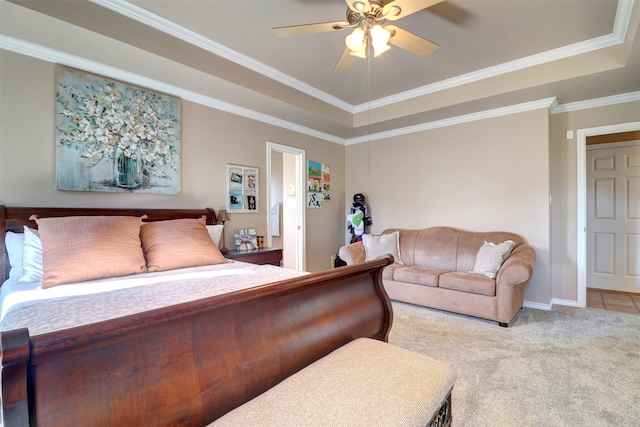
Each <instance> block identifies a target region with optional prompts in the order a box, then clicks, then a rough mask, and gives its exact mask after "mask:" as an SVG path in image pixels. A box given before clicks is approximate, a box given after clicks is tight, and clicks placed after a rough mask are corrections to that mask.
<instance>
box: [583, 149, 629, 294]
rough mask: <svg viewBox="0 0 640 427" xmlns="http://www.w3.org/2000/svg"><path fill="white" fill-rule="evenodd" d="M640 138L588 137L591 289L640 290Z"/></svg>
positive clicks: (588, 255) (588, 215) (588, 253)
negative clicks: (596, 140)
mask: <svg viewBox="0 0 640 427" xmlns="http://www.w3.org/2000/svg"><path fill="white" fill-rule="evenodd" d="M639 238H640V140H636V141H625V142H613V143H597V144H590V141H589V140H588V141H587V289H589V288H595V289H600V290H609V291H620V292H636V293H640V240H639Z"/></svg>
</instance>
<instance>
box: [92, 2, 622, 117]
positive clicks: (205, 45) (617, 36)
mask: <svg viewBox="0 0 640 427" xmlns="http://www.w3.org/2000/svg"><path fill="white" fill-rule="evenodd" d="M90 1H91V2H93V3H95V4H97V5H99V6H102V7H105V8H108V9H110V10H112V11H114V12H116V13H119V14H122V15H124V16H127V17H128V18H131V19H134V20H136V21H138V22H141V23H143V24H145V25H148V26H150V27H152V28H155V29H157V30H159V31H162V32H165V33H167V34H170V35H172V36H173V37H176V38H178V39H180V40H183V41H185V42H187V43H191V44H193V45H195V46H198V47H200V48H202V49H205V50H207V51H209V52H212V53H214V54H216V55H219V56H221V57H223V58H225V59H228V60H229V61H232V62H235V63H237V64H239V65H242V66H245V67H248V68H250V69H252V70H255V71H256V72H258V73H260V74H263V75H264V76H266V77H269V78H271V79H273V80H276V81H278V82H280V83H282V84H285V85H287V86H290V87H292V88H294V89H296V90H299V91H300V92H303V93H306V94H307V95H309V96H312V97H314V98H317V99H319V100H321V101H323V102H326V103H328V104H330V105H333V106H335V107H337V108H340V109H342V110H344V111H347V112H350V113H352V114H355V113H361V112H364V111H367V110H369V109H375V108H379V107H384V106H388V105H391V104H396V103H399V102H403V101H406V100H408V99H412V98H416V97H420V96H424V95H428V94H431V93H435V92H439V91H442V90H446V89H451V88H454V87H457V86H461V85H465V84H468V83H472V82H477V81H481V80H484V79H488V78H491V77H495V76H499V75H503V74H506V73H510V72H513V71H518V70H522V69H525V68H530V67H534V66H537V65H541V64H545V63H549V62H552V61H557V60H560V59H565V58H569V57H571V56H576V55H580V54H584V53H588V52H592V51H594V50H598V49H604V48H607V47H611V46H615V45H617V44H620V43H623V42H624V38H625V35H626V33H627V30H628V26H629V22H630V19H631V11H632V10H633V3H634V1H633V0H619V1H618V7H617V9H616V17H615V21H614V25H613V32H612V33H611V34H609V35H606V36H601V37H597V38H594V39H591V40H585V41H583V42H579V43H574V44H572V45H568V46H564V47H560V48H557V49H552V50H550V51H547V52H542V53H539V54H536V55H531V56H527V57H524V58H520V59H516V60H513V61H509V62H505V63H503V64H498V65H495V66H492V67H487V68H484V69H482V70H478V71H474V72H471V73H467V74H463V75H461V76H457V77H453V78H450V79H446V80H442V81H440V82H436V83H433V84H430V85H426V86H422V87H419V88H416V89H412V90H408V91H405V92H401V93H397V94H394V95H391V96H388V97H384V98H379V99H376V100H372V101H369V102H366V103H363V104H359V105H356V106H354V105H351V104H349V103H346V102H344V101H342V100H341V99H339V98H336V97H334V96H332V95H329V94H328V93H326V92H323V91H321V90H318V89H316V88H314V87H313V86H310V85H308V84H306V83H304V82H302V81H300V80H297V79H294V78H293V77H291V76H288V75H287V74H285V73H282V72H280V71H278V70H275V69H273V68H271V67H269V66H267V65H265V64H263V63H261V62H258V61H255V60H253V59H251V58H249V57H247V56H245V55H242V54H241V53H239V52H236V51H234V50H232V49H229V48H227V47H225V46H223V45H221V44H219V43H216V42H214V41H213V40H210V39H207V38H206V37H203V36H201V35H199V34H197V33H195V32H193V31H191V30H188V29H186V28H184V27H182V26H180V25H177V24H175V23H173V22H171V21H169V20H167V19H165V18H162V17H160V16H158V15H156V14H154V13H151V12H149V11H147V10H145V9H143V8H141V7H139V6H136V5H134V4H131V3H129V2H128V1H126V0H90Z"/></svg>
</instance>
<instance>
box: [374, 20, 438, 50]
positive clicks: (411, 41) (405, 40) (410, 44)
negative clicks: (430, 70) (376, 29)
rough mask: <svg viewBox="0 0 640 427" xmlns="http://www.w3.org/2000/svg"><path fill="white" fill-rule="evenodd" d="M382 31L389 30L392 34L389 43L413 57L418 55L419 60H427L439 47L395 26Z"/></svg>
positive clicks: (389, 26)
mask: <svg viewBox="0 0 640 427" xmlns="http://www.w3.org/2000/svg"><path fill="white" fill-rule="evenodd" d="M384 29H385V30H389V31H390V32H391V34H392V36H391V38H390V39H389V43H391V44H392V45H394V46H398V47H399V48H400V49H404V50H406V51H407V52H411V53H413V54H414V55H418V56H419V57H421V58H427V57H428V56H429V55H431V54H432V53H434V52H435V51H436V50H438V48H439V47H440V46H438V45H437V44H435V43H434V42H432V41H429V40H427V39H424V38H422V37H420V36H417V35H415V34H413V33H411V32H409V31H407V30H403V29H402V28H400V27H396V26H395V25H387V26H385V27H384Z"/></svg>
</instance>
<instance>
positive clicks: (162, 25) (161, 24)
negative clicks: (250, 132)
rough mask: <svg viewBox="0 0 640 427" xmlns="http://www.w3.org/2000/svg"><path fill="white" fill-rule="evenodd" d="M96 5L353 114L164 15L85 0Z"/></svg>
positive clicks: (116, 0) (111, 0) (115, 1)
mask: <svg viewBox="0 0 640 427" xmlns="http://www.w3.org/2000/svg"><path fill="white" fill-rule="evenodd" d="M89 1H91V2H92V3H95V4H97V5H99V6H102V7H104V8H106V9H109V10H111V11H113V12H116V13H119V14H121V15H123V16H126V17H127V18H130V19H133V20H135V21H138V22H140V23H142V24H144V25H147V26H149V27H151V28H155V29H156V30H159V31H162V32H164V33H166V34H169V35H171V36H172V37H175V38H177V39H179V40H182V41H185V42H187V43H189V44H192V45H194V46H197V47H199V48H201V49H204V50H206V51H207V52H211V53H213V54H214V55H217V56H220V57H222V58H225V59H227V60H229V61H231V62H234V63H236V64H238V65H241V66H243V67H246V68H248V69H250V70H254V71H256V72H258V73H260V74H262V75H264V76H266V77H268V78H270V79H273V80H275V81H277V82H280V83H282V84H284V85H287V86H290V87H292V88H294V89H297V90H299V91H300V92H302V93H306V94H307V95H309V96H312V97H314V98H316V99H319V100H321V101H324V102H326V103H328V104H330V105H332V106H335V107H337V108H340V109H342V110H344V111H347V112H349V113H353V110H354V107H353V105H351V104H349V103H347V102H344V101H343V100H341V99H339V98H336V97H335V96H332V95H329V94H328V93H326V92H323V91H321V90H318V89H316V88H315V87H313V86H311V85H308V84H306V83H304V82H302V81H300V80H298V79H295V78H293V77H291V76H289V75H287V74H285V73H282V72H280V71H278V70H276V69H275V68H272V67H269V66H268V65H265V64H263V63H262V62H259V61H256V60H254V59H252V58H250V57H248V56H246V55H243V54H241V53H239V52H237V51H235V50H233V49H229V48H228V47H226V46H223V45H221V44H220V43H217V42H215V41H213V40H211V39H208V38H206V37H203V36H201V35H200V34H198V33H196V32H194V31H191V30H189V29H187V28H185V27H183V26H181V25H178V24H176V23H174V22H171V21H169V20H168V19H166V18H163V17H161V16H158V15H156V14H154V13H152V12H149V11H148V10H146V9H143V8H141V7H139V6H137V5H134V4H132V3H129V2H127V1H126V0H89Z"/></svg>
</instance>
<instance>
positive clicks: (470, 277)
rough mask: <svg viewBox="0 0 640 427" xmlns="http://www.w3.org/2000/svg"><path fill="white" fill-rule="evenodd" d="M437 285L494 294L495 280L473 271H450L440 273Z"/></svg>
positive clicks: (475, 292) (476, 292) (463, 290)
mask: <svg viewBox="0 0 640 427" xmlns="http://www.w3.org/2000/svg"><path fill="white" fill-rule="evenodd" d="M438 286H440V287H441V288H444V289H452V290H455V291H462V292H470V293H474V294H481V295H489V296H495V295H496V281H495V280H493V279H490V278H488V277H486V276H481V275H478V274H475V273H466V272H451V273H445V274H442V275H440V280H439V282H438Z"/></svg>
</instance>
